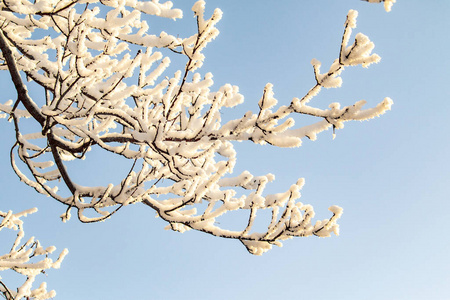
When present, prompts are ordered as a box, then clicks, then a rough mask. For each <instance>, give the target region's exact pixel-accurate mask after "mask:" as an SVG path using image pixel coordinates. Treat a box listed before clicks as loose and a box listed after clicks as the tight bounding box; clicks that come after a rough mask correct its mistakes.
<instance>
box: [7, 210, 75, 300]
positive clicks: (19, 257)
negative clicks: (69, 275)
mask: <svg viewBox="0 0 450 300" xmlns="http://www.w3.org/2000/svg"><path fill="white" fill-rule="evenodd" d="M36 211H37V209H36V208H33V209H29V210H26V211H23V212H21V213H17V214H13V213H12V211H9V212H7V213H6V212H2V211H0V218H1V219H0V220H1V222H0V231H1V230H2V229H4V228H6V229H11V230H16V231H18V233H17V236H16V239H15V241H14V242H13V245H12V247H11V249H10V251H9V252H8V253H6V254H3V255H0V271H5V270H13V271H15V272H17V273H19V274H21V275H24V276H26V280H25V282H24V283H23V284H22V285H21V286H20V287H18V288H17V290H12V289H10V288H8V286H7V285H6V284H5V282H4V281H3V280H2V278H1V277H0V294H1V295H2V296H3V297H5V299H7V300H13V299H22V298H26V299H50V298H53V297H55V295H56V292H55V291H54V290H52V291H50V292H48V291H47V284H46V283H45V282H43V283H41V285H40V286H39V287H38V288H36V289H32V284H33V282H34V281H35V279H36V276H37V275H39V274H41V273H42V274H45V270H48V269H59V267H60V265H61V262H62V261H63V259H64V257H65V256H66V255H67V253H68V250H67V249H64V250H63V251H62V252H61V253H60V254H59V257H58V259H57V260H56V261H53V260H52V259H51V258H49V257H48V256H49V255H50V254H52V253H53V252H54V251H55V250H56V248H55V247H54V246H50V247H47V248H44V247H42V245H41V244H40V243H39V241H38V240H36V239H35V238H34V237H31V238H30V239H28V240H27V241H26V242H25V243H22V239H23V238H24V236H25V233H24V231H23V221H22V220H21V219H20V218H21V217H26V216H27V215H28V214H32V213H34V212H36ZM3 240H4V238H3V239H2V241H3ZM41 257H42V258H41Z"/></svg>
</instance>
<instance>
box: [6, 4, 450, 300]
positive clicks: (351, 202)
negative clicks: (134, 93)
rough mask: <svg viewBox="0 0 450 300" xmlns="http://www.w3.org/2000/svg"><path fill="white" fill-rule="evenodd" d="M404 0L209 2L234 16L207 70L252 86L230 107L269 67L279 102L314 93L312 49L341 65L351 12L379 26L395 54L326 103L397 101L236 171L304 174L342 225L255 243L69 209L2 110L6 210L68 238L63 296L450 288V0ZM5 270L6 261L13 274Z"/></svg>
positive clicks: (46, 238) (394, 292) (304, 295)
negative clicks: (262, 246) (17, 155)
mask: <svg viewBox="0 0 450 300" xmlns="http://www.w3.org/2000/svg"><path fill="white" fill-rule="evenodd" d="M397 2H398V3H396V4H395V5H394V6H393V8H392V12H390V13H386V12H385V11H384V9H383V5H381V4H368V3H366V2H362V1H360V0H339V1H336V0H302V1H294V0H283V1H265V0H264V1H261V0H260V1H253V0H246V1H238V0H227V1H219V0H215V1H211V0H210V1H207V10H208V12H209V13H211V12H212V10H213V9H214V8H216V7H220V8H221V9H222V10H223V12H224V16H223V19H222V21H221V22H220V23H219V25H218V28H219V30H220V31H221V34H220V35H219V37H218V38H217V39H216V40H215V41H214V42H212V43H211V44H210V45H209V46H208V48H207V49H206V50H205V52H204V53H205V55H206V57H207V58H206V61H205V64H204V66H203V68H202V73H203V74H204V73H206V72H212V73H213V74H214V80H215V82H216V86H221V85H223V84H225V83H231V84H235V85H239V87H240V91H241V93H242V94H243V95H244V96H245V100H246V102H245V103H244V104H243V105H241V106H238V107H236V108H234V109H233V111H231V112H228V111H224V115H225V114H227V113H230V114H236V115H242V114H243V113H245V112H246V111H248V110H253V111H256V110H257V102H258V100H259V98H260V97H261V95H262V91H263V88H264V85H265V84H266V83H267V82H271V83H272V84H274V91H275V97H276V98H277V99H278V100H279V103H280V104H287V103H289V102H290V101H291V99H292V97H299V96H300V97H301V96H303V95H304V94H305V93H306V92H307V91H308V89H309V88H310V87H312V86H313V85H314V77H313V71H312V67H311V65H310V61H311V59H312V58H316V59H318V60H320V61H322V64H323V66H324V67H323V68H324V69H325V67H326V66H329V64H330V63H331V62H332V61H333V60H334V59H335V58H337V55H338V53H339V46H340V40H341V36H342V32H343V24H344V21H345V17H346V14H347V12H348V11H349V9H356V10H357V11H358V12H359V17H358V23H357V24H358V26H357V28H356V30H355V33H356V32H362V33H364V34H366V35H367V36H369V37H370V39H371V40H372V41H373V42H374V43H375V46H376V47H375V51H374V52H375V53H377V54H379V55H380V56H381V58H382V60H381V62H380V63H379V64H377V65H372V66H370V67H369V68H368V69H363V68H361V67H353V68H347V69H346V70H345V71H344V72H343V74H342V78H343V80H344V82H343V86H342V88H340V89H330V90H323V91H322V92H321V94H320V95H319V96H318V97H316V98H315V99H314V104H317V106H319V107H326V106H328V104H329V103H331V102H341V103H342V104H343V105H349V104H353V103H354V102H356V101H358V100H361V99H365V100H367V102H368V104H367V105H368V106H374V105H376V104H377V103H379V102H381V101H382V99H383V98H384V97H391V98H392V99H393V101H394V105H393V107H392V111H390V112H388V113H386V114H385V115H383V116H382V117H380V118H376V119H373V120H371V121H369V122H362V123H360V122H354V123H346V124H345V128H344V129H342V130H338V131H337V132H336V133H337V135H336V138H335V139H334V140H333V139H332V132H331V131H326V132H323V133H321V134H320V135H319V137H318V140H317V141H315V142H311V141H304V143H303V146H302V147H300V148H295V149H277V148H273V147H270V146H256V145H252V144H251V143H238V144H236V149H237V150H238V163H237V166H236V168H235V171H236V173H240V172H241V171H242V170H245V169H247V170H249V171H250V172H252V173H253V174H255V175H259V174H261V175H262V174H266V173H268V172H271V173H273V174H275V175H276V180H275V182H274V183H272V184H271V185H270V187H269V188H268V192H270V193H272V192H281V191H285V190H286V189H287V188H288V187H289V186H290V185H291V184H293V183H294V182H296V180H297V179H298V178H299V177H304V178H305V179H306V185H305V186H304V188H303V190H302V198H301V200H300V201H302V202H303V203H309V204H312V205H313V206H314V208H315V211H316V217H317V218H318V219H323V218H326V217H329V212H328V211H327V208H328V207H329V206H331V205H339V206H341V207H343V208H344V214H343V216H342V218H341V219H340V222H339V224H340V226H341V234H340V236H339V237H335V236H332V237H331V238H326V239H319V238H316V237H309V238H296V239H293V240H289V241H286V242H284V247H282V248H278V247H274V248H273V249H272V250H271V251H269V252H268V253H265V254H264V255H263V256H260V257H257V256H252V255H250V254H248V253H247V252H246V250H245V248H244V247H243V246H242V244H241V243H239V242H238V241H231V240H224V239H220V238H216V237H212V236H209V235H206V234H202V233H198V232H193V231H189V232H186V233H184V234H181V233H177V232H172V231H165V230H163V228H164V227H165V226H166V224H165V223H164V222H162V221H161V220H159V219H155V218H154V215H155V214H154V212H153V211H152V210H150V209H149V208H148V207H146V206H143V205H139V204H137V205H133V206H129V207H126V208H124V209H122V210H121V211H120V212H119V213H118V214H116V215H114V216H113V217H112V218H111V219H109V220H107V221H106V222H103V223H97V224H82V223H80V222H79V221H77V220H76V219H75V218H73V219H72V220H70V221H69V222H68V223H62V222H61V221H60V218H59V216H60V215H61V214H62V213H63V212H64V210H65V208H64V207H63V206H62V205H60V204H58V203H57V202H56V201H54V200H52V199H50V198H47V197H45V196H42V195H39V194H37V193H36V192H35V191H34V190H32V189H31V188H29V187H28V186H26V185H25V184H23V183H21V182H19V180H18V178H17V176H16V175H15V174H14V173H13V171H12V169H11V167H10V165H9V158H8V157H9V150H10V148H11V146H12V144H13V135H14V131H13V127H12V124H10V123H7V122H6V121H5V120H4V119H3V120H0V130H1V132H2V139H1V142H0V166H1V170H2V171H1V172H0V188H1V190H2V194H1V196H0V210H2V211H7V210H9V209H12V210H13V211H15V212H19V211H21V210H24V209H27V208H31V207H38V208H39V212H38V213H36V214H34V215H31V216H29V217H27V218H26V219H24V220H25V232H26V234H27V236H32V235H34V236H36V237H37V238H38V239H40V240H41V242H42V243H43V244H44V245H55V246H56V247H57V248H58V250H62V249H63V248H69V251H70V252H69V255H68V256H67V257H66V259H65V260H64V262H63V264H62V268H61V269H60V270H50V271H48V272H47V273H48V276H47V277H45V276H41V277H43V278H42V279H44V280H45V281H47V283H48V287H49V289H55V290H56V291H57V297H56V299H64V300H72V299H77V300H79V299H86V300H90V299H111V300H114V299H320V300H321V299H331V298H334V299H343V300H353V299H355V300H356V299H357V300H361V299H364V300H372V299H374V300H375V299H377V300H379V299H383V300H384V299H388V300H390V299H396V300H397V299H405V300H406V299H407V300H415V299H431V300H435V299H436V300H437V299H439V300H440V299H442V300H444V299H450V298H449V297H450V289H449V286H450V255H449V254H448V251H449V249H450V235H449V233H448V228H449V225H450V218H449V217H448V213H449V211H450V201H449V200H450V158H449V152H450V151H449V150H450V138H449V130H450V126H449V125H448V120H449V111H450V90H449V82H450V71H449V69H450V58H449V57H450V56H449V54H448V49H449V48H450V42H449V36H450V32H449V31H450V18H449V16H450V1H444V0H428V1H423V0H397ZM193 3H194V1H191V0H183V1H174V4H175V6H177V7H180V8H182V9H184V15H185V16H184V19H183V20H181V21H176V22H173V21H168V20H167V21H165V22H164V23H163V24H155V27H154V28H155V29H154V30H155V31H158V30H162V29H164V30H166V31H167V32H169V33H171V34H177V33H179V34H180V36H187V35H188V34H192V33H193V32H194V30H195V20H194V19H193V18H192V12H191V11H190V7H191V6H192V4H193ZM167 26H170V27H169V28H167ZM174 67H176V68H177V69H178V68H181V67H182V66H174ZM7 75H8V74H7V73H6V72H2V73H0V76H1V77H0V88H1V90H2V97H1V98H2V99H1V102H2V103H4V102H6V100H8V99H10V98H11V99H14V98H15V94H14V90H13V86H12V84H11V83H10V81H9V79H8V76H7ZM97 159H98V160H100V156H97ZM97 162H98V161H97ZM104 162H106V164H100V166H102V168H99V169H97V170H96V171H97V172H98V173H95V174H85V173H83V170H84V169H83V168H79V169H78V170H76V169H75V168H74V169H73V172H75V175H74V176H78V178H84V179H85V180H88V179H89V180H92V181H95V180H102V179H103V178H105V176H107V174H110V173H111V171H114V170H116V169H117V168H119V166H120V165H121V162H115V161H114V160H110V157H106V158H105V159H104ZM93 177H95V178H93ZM2 234H3V233H2ZM9 245H10V244H8V245H4V243H3V241H2V242H0V249H3V248H5V247H8V246H9ZM2 253H3V252H2ZM7 274H10V273H5V272H1V273H0V276H2V277H3V278H4V279H5V281H6V282H7V280H8V276H9V275H7Z"/></svg>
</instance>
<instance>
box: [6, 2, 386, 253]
mask: <svg viewBox="0 0 450 300" xmlns="http://www.w3.org/2000/svg"><path fill="white" fill-rule="evenodd" d="M370 2H374V1H372V0H371V1H370ZM375 2H377V1H375ZM378 2H380V1H378ZM392 2H394V1H385V3H391V4H392ZM387 7H389V8H390V6H389V5H388V6H387ZM0 8H1V9H0V48H1V53H2V54H1V56H0V59H1V60H2V61H3V64H2V66H1V67H2V69H3V70H8V71H9V73H10V74H11V78H12V80H13V83H14V86H15V88H16V90H17V94H18V97H17V100H16V101H8V102H6V103H4V104H0V112H3V114H2V115H3V117H7V118H8V119H9V120H12V122H13V123H14V126H15V131H16V143H15V144H14V146H13V149H12V150H11V162H12V166H13V168H14V171H15V172H16V174H17V175H18V176H19V177H20V179H21V180H22V181H23V182H25V183H26V184H27V185H29V186H31V187H33V188H34V189H36V191H38V192H40V193H42V194H44V195H48V196H50V197H52V198H54V199H56V200H57V201H59V202H61V203H63V204H65V205H66V206H67V210H66V212H64V213H63V214H62V216H61V218H62V219H63V221H66V220H67V219H69V218H70V216H71V211H73V210H75V211H76V213H77V216H78V218H79V219H80V220H81V221H82V222H96V221H102V220H105V219H106V218H109V217H110V216H111V215H112V214H114V213H115V212H116V211H117V210H118V209H120V208H121V207H123V206H126V205H129V204H133V203H143V204H145V205H147V206H149V207H151V208H152V209H154V210H155V211H156V215H157V216H158V217H160V218H162V219H163V220H165V221H167V222H168V223H169V225H168V227H167V228H169V229H172V230H176V231H180V232H183V231H185V230H189V229H194V230H198V231H202V232H205V233H209V234H212V235H214V236H219V237H225V238H232V239H238V240H240V241H241V242H242V243H243V244H244V245H245V246H246V248H247V250H248V251H249V252H250V253H253V254H257V255H259V254H262V253H263V252H265V251H267V250H269V249H270V248H271V246H272V245H281V241H283V240H286V239H290V238H292V237H300V236H311V235H315V236H319V237H326V236H330V234H331V233H335V234H336V235H337V234H338V233H339V225H338V224H337V220H338V219H339V217H340V216H341V214H342V209H341V208H340V207H337V206H332V207H330V208H329V210H330V211H331V213H332V216H331V217H330V218H329V219H326V220H323V221H317V222H315V223H312V218H313V217H314V210H313V208H312V207H311V206H310V205H307V204H303V203H301V202H297V200H298V199H299V198H300V190H301V188H302V186H303V183H304V180H303V179H300V180H298V181H297V182H296V183H294V184H293V185H292V186H291V187H290V188H289V190H287V191H286V192H283V193H278V194H274V195H266V194H265V193H264V190H265V187H266V185H267V183H269V182H270V181H272V180H274V176H273V175H271V174H268V175H264V176H254V175H252V174H250V173H249V172H247V171H246V172H244V173H242V174H240V175H237V176H236V175H234V177H231V176H232V174H233V168H234V166H235V164H236V153H235V150H234V148H233V142H235V141H250V142H253V143H257V144H266V143H267V144H270V145H273V146H276V147H298V146H300V145H301V142H302V139H303V138H305V137H306V138H308V139H311V140H315V139H316V136H317V134H318V133H320V132H321V131H324V130H326V129H329V128H332V129H333V133H334V130H335V129H340V128H343V126H344V123H345V122H347V121H352V120H367V119H371V118H374V117H376V116H379V115H381V114H383V113H384V112H386V111H387V110H389V109H390V108H391V105H392V101H391V100H390V99H389V98H385V99H384V100H383V101H381V102H380V103H379V104H378V105H376V106H375V107H372V108H368V109H363V106H364V104H365V103H366V102H365V101H364V100H360V101H357V102H355V104H353V105H349V106H344V107H341V105H340V104H339V103H331V104H330V105H329V108H328V109H320V108H317V107H314V106H311V105H310V103H311V100H312V99H313V98H314V97H315V96H316V95H317V94H318V93H319V92H320V90H321V89H322V88H336V87H339V86H341V84H342V79H341V77H340V74H341V72H342V71H343V70H344V68H345V67H347V66H356V65H362V66H363V67H368V66H369V65H371V64H372V63H377V62H378V61H379V60H380V57H379V56H378V55H376V54H373V53H372V50H373V48H374V44H373V43H372V42H371V41H370V40H369V38H368V37H367V36H365V35H363V34H360V33H359V34H357V35H356V36H355V38H354V41H351V39H352V38H351V35H352V29H354V28H355V27H356V17H357V12H356V11H353V10H351V11H350V12H349V13H348V16H347V19H346V22H345V26H344V33H343V37H342V43H341V45H340V47H337V49H336V50H339V51H338V53H337V54H338V56H337V58H336V60H335V61H334V62H333V63H332V65H331V66H330V67H329V68H328V69H327V70H326V71H325V72H323V73H322V71H321V67H323V66H321V63H320V62H319V61H318V60H316V59H313V60H312V62H311V63H312V65H313V68H312V70H313V72H314V73H313V76H315V80H316V83H315V85H314V86H312V87H311V89H310V90H309V91H308V92H307V93H306V94H305V95H304V96H302V97H298V98H294V99H292V101H290V103H287V104H285V105H278V106H277V103H278V102H277V100H276V99H275V98H274V92H273V89H272V85H271V84H267V85H266V87H265V88H264V91H263V93H262V97H261V99H260V100H259V102H258V105H259V111H257V112H256V113H253V112H247V113H245V114H244V116H243V117H242V118H239V119H235V120H231V121H227V122H222V120H221V113H222V112H224V111H225V109H226V108H231V107H235V106H236V105H238V104H240V103H242V102H243V99H244V98H243V96H242V95H241V94H240V93H239V88H238V87H237V86H233V85H230V84H225V85H223V86H221V87H219V88H218V89H217V88H215V89H213V79H212V75H211V74H210V73H206V74H205V75H204V76H202V75H201V74H200V73H198V72H197V71H198V69H199V68H200V67H201V66H202V64H203V61H204V59H205V57H204V55H203V53H202V51H203V49H204V48H205V47H206V46H207V44H208V43H209V42H211V41H212V40H213V39H215V38H216V37H217V35H218V34H219V31H218V29H217V28H216V25H217V23H218V21H219V20H220V19H221V16H222V12H221V11H220V10H219V9H216V10H214V12H213V14H212V15H211V16H209V17H208V16H205V2H204V1H198V2H196V3H195V4H194V6H193V7H192V10H193V11H194V14H195V17H196V20H197V29H198V30H197V32H195V33H194V34H193V35H192V36H189V37H186V38H180V37H177V36H173V35H170V34H168V33H166V32H161V33H159V34H156V35H154V34H151V33H149V28H150V26H149V25H148V24H147V20H149V18H148V17H147V16H149V15H152V16H153V18H154V17H163V18H171V19H177V18H181V17H182V11H181V10H179V9H176V8H173V7H172V3H171V2H164V3H159V1H158V0H152V1H146V2H143V1H135V0H111V1H95V0H79V1H77V0H61V1H54V0H37V1H35V2H34V3H31V2H28V1H9V0H8V1H2V2H1V3H0ZM42 32H44V34H42ZM169 54H170V55H178V56H179V55H181V56H184V57H185V58H186V64H185V66H184V67H183V69H182V70H179V71H177V72H175V74H173V75H172V76H170V77H169V75H168V74H167V73H168V72H167V71H166V69H167V68H168V66H169V65H170V58H169V56H168V55H169ZM21 74H25V75H26V77H27V79H28V80H31V81H34V82H35V83H37V84H38V85H40V86H41V87H42V88H43V95H42V98H41V99H31V97H30V96H29V94H28V92H27V86H26V83H25V82H24V80H23V78H22V76H21ZM302 115H307V116H313V117H316V118H317V121H316V122H315V123H313V124H311V125H308V126H304V127H300V128H298V127H295V122H294V117H296V118H298V117H301V116H302ZM23 118H31V119H32V120H33V121H34V122H35V124H36V126H37V129H36V130H35V132H34V133H28V134H24V133H23V132H24V129H23V128H22V127H21V126H22V125H21V122H20V121H21V120H23ZM28 131H29V130H28ZM93 147H99V148H101V149H104V150H106V151H109V152H111V153H114V154H116V155H118V156H122V157H124V158H126V159H128V160H129V161H130V169H129V172H128V174H127V175H126V176H125V177H124V178H123V180H122V181H121V182H120V183H118V184H109V185H107V186H103V187H88V186H81V185H79V184H77V183H76V182H74V181H73V180H72V177H71V176H70V174H69V172H68V170H67V168H66V165H65V163H66V162H67V161H70V160H80V159H84V158H85V157H86V156H87V155H89V150H91V149H92V148H93ZM24 169H25V170H26V171H23V170H24ZM163 182H164V184H162V183H163ZM244 190H248V192H245V191H244ZM241 191H243V192H242V193H241ZM202 203H203V204H202ZM236 210H248V212H249V213H248V221H247V222H246V223H247V225H246V226H245V228H243V229H242V230H240V231H231V230H227V229H225V228H221V227H219V225H220V223H219V222H218V221H217V219H218V218H219V217H220V216H222V215H223V214H225V213H227V212H231V211H236ZM259 210H270V211H271V215H272V217H271V220H270V221H269V222H268V224H267V230H266V231H264V232H253V231H252V226H253V224H254V220H255V218H256V215H257V212H258V211H259ZM88 211H92V212H94V213H95V214H96V215H95V216H93V214H92V213H89V214H87V213H86V212H88Z"/></svg>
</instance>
